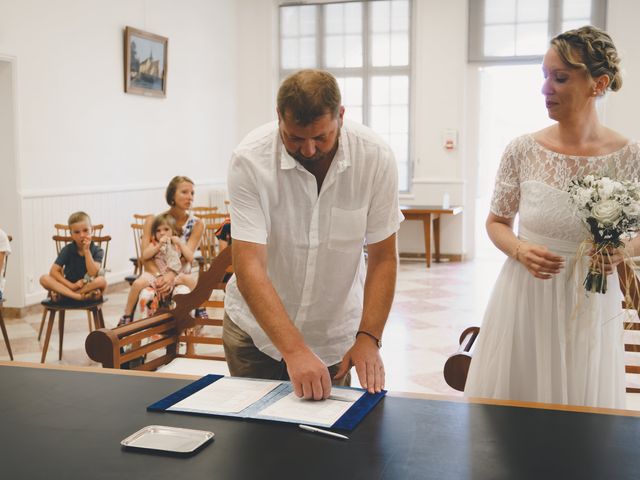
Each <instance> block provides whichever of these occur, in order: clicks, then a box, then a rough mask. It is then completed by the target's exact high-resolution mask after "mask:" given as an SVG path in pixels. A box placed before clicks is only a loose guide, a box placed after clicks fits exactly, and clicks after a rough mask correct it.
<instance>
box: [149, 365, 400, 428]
mask: <svg viewBox="0 0 640 480" xmlns="http://www.w3.org/2000/svg"><path fill="white" fill-rule="evenodd" d="M221 378H224V377H223V376H222V375H213V374H211V375H206V376H204V377H202V378H201V379H199V380H196V381H195V382H193V383H190V384H189V385H187V386H186V387H183V388H181V389H180V390H178V391H176V392H174V393H172V394H171V395H168V396H166V397H165V398H163V399H162V400H159V401H157V402H155V403H154V404H152V405H149V406H148V407H147V410H148V411H151V412H164V411H166V410H167V409H169V408H171V407H173V406H174V405H175V404H177V403H178V402H180V401H182V400H184V399H185V398H187V397H189V396H191V395H193V394H194V393H196V392H199V391H200V390H202V389H203V388H206V387H208V386H209V385H211V384H212V383H214V382H216V381H218V380H220V379H221ZM227 378H233V377H227ZM242 380H248V379H242ZM347 390H348V391H351V392H358V393H359V394H360V397H359V398H358V399H357V400H356V401H355V402H354V403H353V405H351V407H349V409H348V410H347V411H346V412H345V413H344V414H343V415H342V416H341V417H340V418H338V420H337V421H335V422H334V423H333V424H332V425H324V424H317V423H316V424H315V425H318V426H325V427H326V426H329V427H330V428H335V429H339V430H346V431H351V430H353V429H354V428H355V427H356V426H357V425H358V424H359V423H360V422H361V421H362V419H363V418H364V417H365V416H366V415H367V413H369V412H370V411H371V410H372V409H373V407H375V406H376V405H377V403H378V402H379V401H380V400H381V399H382V397H384V395H385V394H386V393H387V392H386V391H385V390H383V391H382V392H380V393H375V394H371V393H368V392H367V391H365V390H363V389H359V388H351V387H333V389H332V390H331V391H332V394H339V393H340V392H344V391H347ZM292 391H293V387H292V385H291V382H285V381H283V382H280V385H278V386H277V387H275V388H274V389H273V390H271V391H270V392H269V393H267V394H266V395H264V396H263V397H262V398H260V400H258V401H256V402H254V403H252V404H251V405H250V406H248V407H247V408H245V409H244V410H242V411H240V412H238V413H229V412H224V413H221V412H216V411H214V410H212V411H207V412H203V411H198V412H190V411H188V410H171V411H172V412H177V413H197V414H204V415H217V416H224V417H235V418H250V419H257V420H267V421H276V422H287V423H306V424H308V425H314V422H309V421H308V420H304V421H303V420H296V419H291V418H278V417H266V416H264V415H260V412H261V411H263V410H264V409H265V408H266V407H268V406H269V405H272V404H273V403H275V402H277V401H278V400H280V399H282V398H283V397H286V396H287V395H289V394H290V393H291V392H292Z"/></svg>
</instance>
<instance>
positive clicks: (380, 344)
mask: <svg viewBox="0 0 640 480" xmlns="http://www.w3.org/2000/svg"><path fill="white" fill-rule="evenodd" d="M361 333H364V334H365V335H366V336H368V337H371V338H373V339H374V340H375V341H376V345H377V346H378V348H382V341H381V340H380V339H379V338H378V337H376V336H375V335H374V334H372V333H369V332H365V331H364V330H358V331H357V332H356V338H358V335H360V334H361Z"/></svg>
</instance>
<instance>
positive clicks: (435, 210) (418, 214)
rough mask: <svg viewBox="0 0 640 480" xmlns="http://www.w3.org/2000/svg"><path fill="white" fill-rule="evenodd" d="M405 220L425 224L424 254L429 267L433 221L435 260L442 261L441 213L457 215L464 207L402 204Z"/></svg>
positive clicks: (401, 208)
mask: <svg viewBox="0 0 640 480" xmlns="http://www.w3.org/2000/svg"><path fill="white" fill-rule="evenodd" d="M400 210H402V214H403V215H404V218H405V220H421V221H422V225H423V226H424V255H425V259H426V262H427V268H429V267H431V222H432V221H433V244H434V247H435V248H434V249H435V261H436V262H439V261H440V215H457V214H459V213H461V212H462V207H450V208H442V207H438V206H435V205H400Z"/></svg>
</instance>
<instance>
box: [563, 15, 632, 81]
mask: <svg viewBox="0 0 640 480" xmlns="http://www.w3.org/2000/svg"><path fill="white" fill-rule="evenodd" d="M551 45H552V46H553V47H554V48H555V50H556V52H558V55H560V58H562V60H563V61H564V63H566V64H567V65H569V66H571V67H573V68H580V69H584V70H586V71H587V72H589V74H590V75H591V78H597V77H599V76H601V75H606V76H607V77H609V86H608V87H607V88H610V89H611V90H613V91H614V92H615V91H617V90H620V87H622V76H621V75H620V66H619V64H620V57H618V51H617V50H616V47H615V45H614V44H613V40H611V37H610V36H609V34H608V33H606V32H604V31H602V30H600V29H599V28H596V27H593V26H591V25H587V26H585V27H580V28H577V29H575V30H567V31H566V32H564V33H561V34H560V35H558V36H557V37H554V38H553V39H552V40H551Z"/></svg>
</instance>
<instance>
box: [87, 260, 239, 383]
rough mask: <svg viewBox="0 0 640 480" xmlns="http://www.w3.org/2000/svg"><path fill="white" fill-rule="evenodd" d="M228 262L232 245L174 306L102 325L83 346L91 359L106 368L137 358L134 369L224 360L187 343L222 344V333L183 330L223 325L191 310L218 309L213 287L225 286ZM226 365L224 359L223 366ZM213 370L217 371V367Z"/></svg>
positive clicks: (117, 366)
mask: <svg viewBox="0 0 640 480" xmlns="http://www.w3.org/2000/svg"><path fill="white" fill-rule="evenodd" d="M230 265H231V248H227V249H225V250H224V252H222V253H221V254H220V255H218V256H217V257H216V259H215V260H214V262H213V263H212V265H211V267H210V268H209V269H208V270H207V271H206V272H204V273H202V274H201V275H200V276H199V278H198V283H197V285H196V288H195V289H194V290H193V291H192V292H191V293H189V294H186V295H176V296H175V297H174V301H175V308H173V309H172V310H171V309H160V310H158V312H157V313H156V315H154V316H152V317H149V318H145V319H142V320H138V321H135V322H132V323H129V324H128V325H123V326H120V327H116V328H114V329H107V328H101V329H98V330H94V331H93V332H91V333H90V334H89V336H88V337H87V340H86V342H85V349H86V351H87V354H88V355H89V357H90V358H91V359H92V360H95V361H96V362H99V363H101V364H102V366H103V367H106V368H122V366H123V365H127V364H128V365H131V364H132V363H130V362H132V361H134V362H135V360H136V359H144V362H136V363H137V364H136V366H135V367H133V368H134V369H135V370H147V371H151V370H156V369H158V368H160V367H162V366H165V365H169V364H170V363H171V362H172V361H174V360H176V359H191V360H194V361H195V360H208V361H210V360H216V361H218V362H222V361H224V355H223V354H216V355H205V354H202V353H201V354H195V353H193V352H194V351H195V349H190V348H189V345H190V344H195V343H198V344H207V345H222V335H221V334H220V335H216V336H195V335H189V334H185V329H187V328H192V327H194V326H196V325H204V326H216V327H221V326H222V319H221V318H209V319H201V318H194V317H192V316H191V314H190V312H191V311H192V310H193V309H194V308H195V307H197V306H200V305H203V306H206V307H215V308H218V309H220V308H221V307H222V306H223V302H222V301H210V300H209V299H210V297H211V293H212V291H213V290H214V289H224V286H225V285H224V283H223V280H224V276H225V272H226V270H227V268H228V267H229V266H230ZM181 342H185V343H186V345H187V348H186V353H181V352H180V343H181ZM222 366H223V367H224V368H226V362H225V363H224V365H222ZM211 368H212V369H214V368H215V369H216V370H218V369H219V368H220V366H217V367H215V364H213V363H212V364H211Z"/></svg>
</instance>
